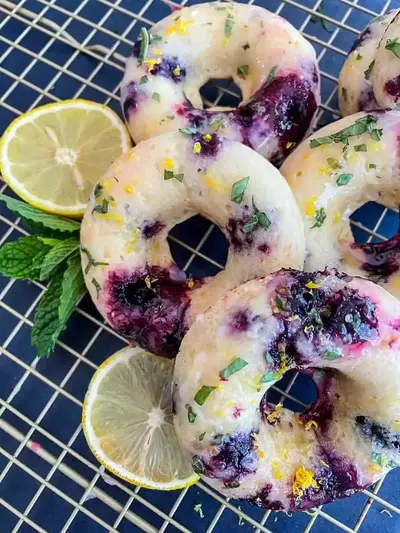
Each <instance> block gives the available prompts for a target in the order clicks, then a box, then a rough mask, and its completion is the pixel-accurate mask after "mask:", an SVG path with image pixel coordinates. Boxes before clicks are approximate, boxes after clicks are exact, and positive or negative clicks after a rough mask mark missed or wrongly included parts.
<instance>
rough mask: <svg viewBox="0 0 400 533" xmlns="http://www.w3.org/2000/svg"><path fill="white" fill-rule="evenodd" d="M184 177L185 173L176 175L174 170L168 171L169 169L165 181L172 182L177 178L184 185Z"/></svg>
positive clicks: (165, 173)
mask: <svg viewBox="0 0 400 533" xmlns="http://www.w3.org/2000/svg"><path fill="white" fill-rule="evenodd" d="M184 177H185V175H184V174H183V173H181V174H174V172H173V171H172V170H167V169H165V170H164V180H172V179H174V178H175V179H176V180H178V181H179V182H181V183H182V181H183V179H184Z"/></svg>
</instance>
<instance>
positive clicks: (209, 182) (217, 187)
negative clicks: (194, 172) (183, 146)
mask: <svg viewBox="0 0 400 533" xmlns="http://www.w3.org/2000/svg"><path fill="white" fill-rule="evenodd" d="M193 151H194V149H193ZM203 180H204V183H206V184H207V185H208V186H209V187H211V189H214V191H220V192H222V191H224V190H225V187H224V186H223V185H221V184H220V183H218V182H217V181H216V180H215V179H213V178H211V177H210V176H207V175H206V176H204V178H203Z"/></svg>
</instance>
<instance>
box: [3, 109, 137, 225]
mask: <svg viewBox="0 0 400 533" xmlns="http://www.w3.org/2000/svg"><path fill="white" fill-rule="evenodd" d="M130 147H131V140H130V137H129V133H128V131H127V129H126V127H125V125H124V123H123V122H122V120H121V119H120V118H119V117H118V115H117V114H116V113H114V111H112V110H111V109H109V108H108V107H106V106H104V105H101V104H97V103H95V102H88V101H86V100H66V101H64V102H59V103H58V102H57V103H55V104H49V105H45V106H42V107H38V108H36V109H34V110H33V111H30V112H29V113H26V114H25V115H22V116H20V117H19V118H17V119H16V120H14V121H13V122H12V123H11V124H10V126H9V127H8V128H7V129H6V131H5V133H4V134H3V137H2V139H1V144H0V164H1V173H2V175H3V178H4V179H5V181H6V182H7V183H8V185H9V186H10V187H11V188H12V189H13V190H14V191H15V192H16V193H17V194H18V195H19V196H20V197H21V198H23V199H24V200H25V201H26V202H28V203H29V204H31V205H33V206H35V207H38V208H39V209H42V210H44V211H48V212H50V213H56V214H58V215H65V216H75V217H78V216H81V215H82V214H83V212H84V210H85V208H86V205H87V202H88V199H89V196H90V193H91V191H92V189H93V186H94V185H95V184H96V183H97V181H98V180H99V179H100V178H101V177H102V175H103V174H104V173H105V172H106V170H107V169H108V167H109V166H110V164H111V163H112V161H114V159H116V158H117V157H118V156H119V155H121V153H123V152H126V151H127V150H128V149H129V148H130Z"/></svg>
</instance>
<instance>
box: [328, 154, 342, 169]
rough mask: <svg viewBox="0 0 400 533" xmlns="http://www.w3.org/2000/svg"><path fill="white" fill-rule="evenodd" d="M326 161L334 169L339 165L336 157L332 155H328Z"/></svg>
mask: <svg viewBox="0 0 400 533" xmlns="http://www.w3.org/2000/svg"><path fill="white" fill-rule="evenodd" d="M327 162H328V165H329V166H330V167H331V168H333V170H336V169H337V168H339V166H340V165H339V161H338V160H337V159H335V158H334V157H328V159H327Z"/></svg>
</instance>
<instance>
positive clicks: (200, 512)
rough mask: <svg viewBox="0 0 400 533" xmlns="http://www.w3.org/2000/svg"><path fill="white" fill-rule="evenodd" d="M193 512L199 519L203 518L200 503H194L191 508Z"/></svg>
mask: <svg viewBox="0 0 400 533" xmlns="http://www.w3.org/2000/svg"><path fill="white" fill-rule="evenodd" d="M193 511H194V512H195V513H198V515H199V516H200V518H204V513H203V507H202V505H201V503H196V505H194V506H193Z"/></svg>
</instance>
